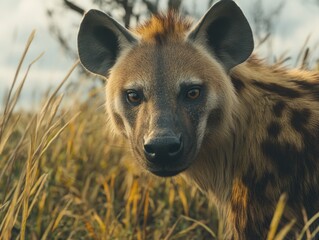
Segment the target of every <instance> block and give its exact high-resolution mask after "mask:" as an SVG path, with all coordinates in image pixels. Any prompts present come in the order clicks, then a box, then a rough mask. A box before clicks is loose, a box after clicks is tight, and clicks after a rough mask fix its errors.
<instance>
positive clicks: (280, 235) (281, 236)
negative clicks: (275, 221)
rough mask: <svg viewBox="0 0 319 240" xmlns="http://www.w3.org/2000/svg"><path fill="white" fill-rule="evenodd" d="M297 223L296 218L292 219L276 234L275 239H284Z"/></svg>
mask: <svg viewBox="0 0 319 240" xmlns="http://www.w3.org/2000/svg"><path fill="white" fill-rule="evenodd" d="M295 223H296V219H292V220H291V221H290V222H289V223H288V224H287V225H286V226H284V227H283V228H282V229H281V230H280V232H279V233H278V234H277V235H276V237H275V238H274V240H283V239H285V237H286V236H287V234H288V233H289V231H290V230H291V228H292V227H293V225H294V224H295Z"/></svg>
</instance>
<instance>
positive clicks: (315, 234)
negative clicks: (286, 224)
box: [310, 226, 319, 239]
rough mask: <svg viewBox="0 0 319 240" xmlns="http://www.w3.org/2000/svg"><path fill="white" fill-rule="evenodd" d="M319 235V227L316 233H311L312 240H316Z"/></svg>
mask: <svg viewBox="0 0 319 240" xmlns="http://www.w3.org/2000/svg"><path fill="white" fill-rule="evenodd" d="M318 233H319V226H318V227H317V228H316V229H315V231H313V232H312V233H311V237H310V239H315V237H316V236H317V234H318Z"/></svg>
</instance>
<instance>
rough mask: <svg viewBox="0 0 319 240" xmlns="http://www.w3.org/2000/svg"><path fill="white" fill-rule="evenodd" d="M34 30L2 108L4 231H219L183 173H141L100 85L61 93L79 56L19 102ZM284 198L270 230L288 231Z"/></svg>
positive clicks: (194, 234) (132, 235)
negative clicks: (34, 107) (51, 85)
mask: <svg viewBox="0 0 319 240" xmlns="http://www.w3.org/2000/svg"><path fill="white" fill-rule="evenodd" d="M33 38H34V32H33V33H32V34H31V35H30V38H29V40H28V42H27V44H26V47H25V51H24V52H23V54H22V57H21V60H20V63H19V65H18V67H17V71H16V74H15V76H14V78H13V81H12V88H11V89H10V90H9V93H8V96H7V98H6V99H5V100H4V103H3V104H4V111H3V113H2V114H1V115H0V239H165V240H168V239H223V231H222V229H221V224H218V218H217V214H216V209H215V208H214V206H213V205H212V204H211V203H209V202H208V200H207V198H206V197H205V196H204V195H203V194H201V193H200V192H199V191H198V190H197V189H196V188H194V187H189V186H185V184H184V182H183V181H182V180H181V179H179V178H175V179H160V178H155V177H151V176H149V175H147V174H143V173H142V174H141V173H140V169H137V168H136V166H135V165H134V164H133V162H134V159H132V158H131V156H130V154H129V149H128V147H126V144H125V142H122V141H121V140H119V139H115V138H114V137H113V136H112V134H111V133H110V132H109V131H107V130H105V117H104V108H103V106H101V103H102V102H103V99H104V98H103V94H101V92H102V91H103V90H102V89H99V88H96V89H94V90H92V91H91V92H90V93H89V94H88V97H87V98H86V99H85V100H83V99H81V98H75V99H72V98H74V96H76V94H75V93H74V95H73V94H70V93H69V95H68V96H65V94H64V93H63V91H61V87H62V86H63V85H64V84H67V80H68V78H69V77H70V75H71V74H72V72H73V71H74V69H75V68H76V67H77V65H78V62H76V63H75V64H74V65H73V66H72V67H71V68H70V70H69V71H68V72H67V73H66V76H65V78H64V79H63V80H62V82H61V84H60V85H59V86H58V87H57V88H56V89H55V91H53V92H51V94H49V95H48V96H47V97H46V98H45V99H44V101H43V104H42V107H41V108H40V110H38V111H31V112H24V111H14V109H15V107H16V104H17V101H18V100H19V96H20V94H21V91H22V90H23V85H24V82H25V81H26V80H27V78H28V77H29V69H30V68H31V67H32V65H33V64H34V63H36V62H37V61H38V60H39V58H40V57H41V55H40V56H39V58H36V59H35V60H34V61H33V62H31V63H30V64H29V67H28V68H27V70H26V72H25V73H24V74H22V73H21V66H22V65H23V64H25V62H24V59H25V56H26V54H27V52H28V50H29V48H30V46H31V43H32V39H33ZM31 77H32V76H31ZM19 79H20V80H19ZM65 102H68V104H65ZM70 102H71V103H73V105H72V107H70ZM285 201H286V199H285V197H284V196H283V197H282V198H281V199H280V201H279V203H278V207H277V211H276V213H275V214H274V219H273V222H272V224H271V227H270V231H269V235H268V239H269V240H271V239H276V240H279V239H284V236H286V234H287V233H288V232H289V230H290V228H291V226H293V224H294V220H292V221H291V223H289V224H288V225H287V226H285V227H284V228H283V229H278V224H279V220H280V217H281V214H282V212H283V209H284V206H285ZM316 217H318V216H316ZM313 220H314V219H310V220H309V222H308V224H306V225H305V229H304V230H303V232H301V233H300V236H298V239H301V238H302V236H303V235H305V236H307V237H308V239H311V234H312V235H313V236H314V234H315V233H316V232H318V231H319V229H318V228H317V230H316V231H315V232H313V233H310V232H309V231H308V230H307V229H308V227H309V225H310V224H311V222H312V221H313Z"/></svg>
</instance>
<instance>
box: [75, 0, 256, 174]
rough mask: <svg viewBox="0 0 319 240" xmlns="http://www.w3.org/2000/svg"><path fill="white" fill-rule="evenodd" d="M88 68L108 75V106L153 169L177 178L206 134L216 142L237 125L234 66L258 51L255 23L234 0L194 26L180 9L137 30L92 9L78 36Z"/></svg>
mask: <svg viewBox="0 0 319 240" xmlns="http://www.w3.org/2000/svg"><path fill="white" fill-rule="evenodd" d="M78 49H79V56H80V60H81V62H82V64H83V66H84V67H85V68H86V69H87V70H89V71H90V72H93V73H95V74H98V75H101V76H104V77H107V78H108V79H107V86H106V107H107V112H108V115H109V116H110V121H111V123H112V125H113V126H114V128H115V129H116V130H118V132H120V133H121V134H122V135H123V136H125V137H126V138H127V139H128V140H129V142H130V144H131V148H132V150H133V153H134V155H135V157H136V159H138V162H139V163H140V164H141V165H142V166H143V167H145V168H146V169H147V170H149V171H150V172H152V173H153V174H155V175H158V176H173V175H176V174H178V173H180V172H182V171H184V170H186V169H187V168H189V167H190V166H191V164H192V163H193V162H194V161H195V159H196V157H197V154H198V153H199V151H200V149H201V145H202V141H203V140H204V138H205V136H207V135H208V134H209V137H210V139H215V140H216V143H217V142H218V141H221V140H222V138H223V137H224V136H225V134H226V132H227V129H228V128H229V126H230V124H231V118H232V117H231V111H232V106H233V104H234V101H235V100H236V98H235V93H234V89H233V86H232V84H231V81H230V79H229V77H228V72H229V71H230V69H231V68H233V67H234V66H236V65H238V64H240V63H242V62H243V61H245V60H246V59H247V58H248V57H249V55H250V54H251V52H252V49H253V40H252V34H251V29H250V27H249V24H248V22H247V20H246V18H245V17H244V15H243V13H242V11H241V10H240V9H239V8H238V6H237V5H236V4H235V3H234V2H233V1H230V0H223V1H220V2H219V3H217V4H215V5H214V6H213V7H212V8H211V9H210V10H209V11H208V12H207V13H206V14H205V15H204V16H203V18H202V19H201V20H200V21H199V23H198V24H197V25H196V26H195V27H194V28H192V29H191V28H190V23H189V21H186V20H183V19H181V18H180V17H179V16H177V15H176V14H173V13H169V14H167V15H166V16H163V15H159V16H154V17H153V18H152V19H151V20H150V21H149V22H147V23H146V24H144V25H142V26H140V27H138V28H137V29H136V30H134V31H133V32H131V31H129V30H128V29H126V28H124V27H123V26H121V25H120V24H119V23H118V22H116V21H115V20H114V19H112V18H111V17H109V16H108V15H106V14H104V13H102V12H100V11H97V10H90V11H89V12H88V13H87V14H86V15H85V16H84V18H83V21H82V23H81V26H80V30H79V35H78Z"/></svg>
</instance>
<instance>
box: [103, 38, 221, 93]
mask: <svg viewBox="0 0 319 240" xmlns="http://www.w3.org/2000/svg"><path fill="white" fill-rule="evenodd" d="M225 77H226V76H225V73H224V70H223V69H222V67H221V66H220V64H219V63H218V62H217V61H216V60H215V59H213V58H212V57H211V56H209V55H208V54H206V53H205V52H203V51H202V50H201V49H198V48H196V47H194V46H192V45H191V44H189V43H187V42H180V43H171V44H166V45H163V46H160V47H159V46H156V45H152V44H148V43H141V44H140V45H139V46H136V47H134V48H132V49H131V50H130V51H129V52H128V53H127V54H125V56H122V57H121V58H120V59H119V60H118V61H117V63H116V64H115V66H114V67H113V69H112V71H111V74H110V78H109V84H110V85H112V84H113V82H114V84H115V85H117V86H121V88H124V89H135V88H138V89H146V90H150V89H153V88H154V87H156V86H155V85H158V84H161V85H163V86H167V87H169V89H172V90H174V91H179V90H180V88H181V86H182V85H203V84H205V83H207V85H209V86H211V87H212V88H214V89H217V90H218V89H219V88H220V87H221V85H223V84H224V83H223V81H222V80H223V79H224V78H225Z"/></svg>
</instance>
